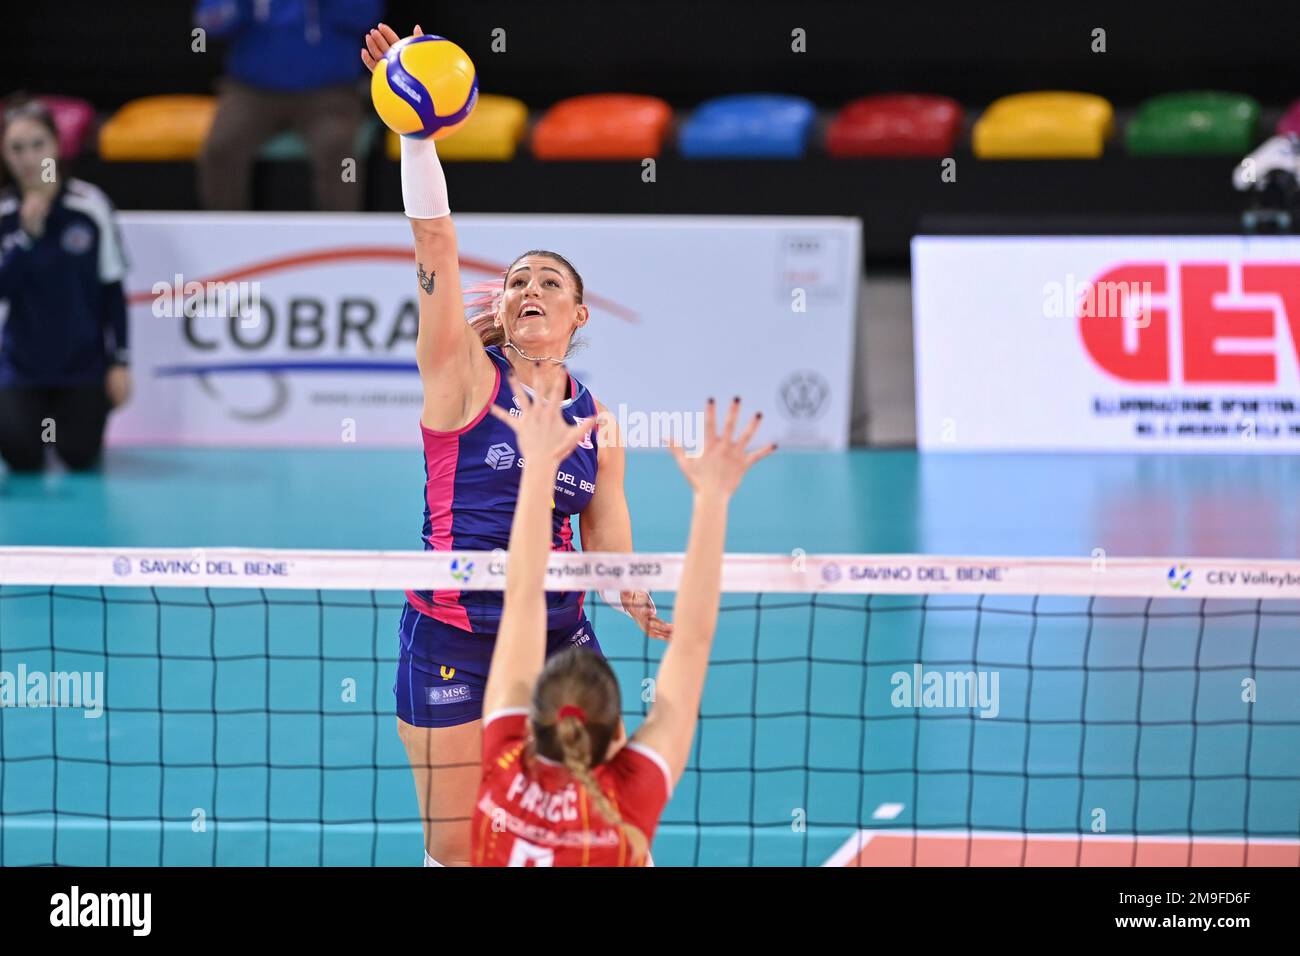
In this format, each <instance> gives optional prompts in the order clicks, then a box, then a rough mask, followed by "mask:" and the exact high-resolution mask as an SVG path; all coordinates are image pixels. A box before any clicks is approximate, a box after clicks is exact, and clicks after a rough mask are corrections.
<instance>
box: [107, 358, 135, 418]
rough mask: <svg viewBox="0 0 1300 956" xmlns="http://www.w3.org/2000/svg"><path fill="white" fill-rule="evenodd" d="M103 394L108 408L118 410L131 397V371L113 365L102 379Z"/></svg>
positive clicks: (123, 366) (124, 367)
mask: <svg viewBox="0 0 1300 956" xmlns="http://www.w3.org/2000/svg"><path fill="white" fill-rule="evenodd" d="M104 392H105V394H107V395H108V405H109V407H110V408H120V407H121V406H123V405H125V404H126V402H127V399H129V398H130V397H131V370H130V369H128V368H127V367H126V366H125V365H114V366H113V367H112V368H110V369H109V370H108V375H107V376H106V377H105V379H104Z"/></svg>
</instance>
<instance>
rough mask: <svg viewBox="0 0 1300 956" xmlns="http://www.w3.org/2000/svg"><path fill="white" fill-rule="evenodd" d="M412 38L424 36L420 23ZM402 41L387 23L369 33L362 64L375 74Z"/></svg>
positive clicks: (362, 54)
mask: <svg viewBox="0 0 1300 956" xmlns="http://www.w3.org/2000/svg"><path fill="white" fill-rule="evenodd" d="M412 36H417V37H422V36H424V31H423V30H421V29H420V25H419V24H418V23H417V24H416V25H415V33H413V34H412ZM400 39H401V37H399V36H398V35H397V34H396V33H394V32H393V28H392V27H390V26H389V25H388V24H387V23H381V24H379V26H377V27H375V29H373V30H371V31H370V32H369V33H367V34H366V47H365V49H364V50H362V51H361V62H362V63H364V64H365V65H366V69H367V70H369V71H370V72H371V73H373V72H375V67H376V66H378V65H379V61H380V60H382V59H383V58H384V54H385V53H387V52H388V51H389V50H390V49H391V48H392V46H393V44H394V43H396V42H397V41H398V40H400Z"/></svg>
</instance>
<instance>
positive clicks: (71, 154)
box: [37, 96, 95, 159]
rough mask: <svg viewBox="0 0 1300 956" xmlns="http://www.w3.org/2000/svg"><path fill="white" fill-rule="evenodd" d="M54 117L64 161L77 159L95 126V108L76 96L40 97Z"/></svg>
mask: <svg viewBox="0 0 1300 956" xmlns="http://www.w3.org/2000/svg"><path fill="white" fill-rule="evenodd" d="M37 99H39V100H40V101H41V102H42V103H43V104H45V108H46V109H48V110H49V111H50V113H51V114H52V115H53V116H54V125H55V126H57V127H58V128H59V150H60V152H61V153H62V154H63V158H64V159H75V158H76V157H77V156H78V155H79V154H80V153H81V149H82V147H83V146H85V144H86V139H87V137H89V136H90V131H91V128H92V127H93V126H94V125H95V108H94V107H93V106H91V105H90V104H89V103H87V102H86V101H85V100H82V99H77V98H76V97H74V96H38V97H37Z"/></svg>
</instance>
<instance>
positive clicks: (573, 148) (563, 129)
mask: <svg viewBox="0 0 1300 956" xmlns="http://www.w3.org/2000/svg"><path fill="white" fill-rule="evenodd" d="M672 116H673V111H672V108H671V107H670V106H669V105H668V104H667V103H665V102H664V101H663V100H661V99H659V98H658V97H656V96H639V95H635V94H624V93H593V94H589V95H587V96H575V97H571V98H570V99H567V100H561V101H560V102H558V103H556V104H555V105H554V106H552V107H551V108H550V109H549V110H547V111H546V113H545V115H543V116H542V118H541V120H539V121H538V123H537V127H536V129H534V130H533V155H535V156H536V157H537V158H538V159H642V158H644V157H647V156H658V155H659V153H660V151H661V150H662V149H663V145H664V140H665V138H666V137H667V135H668V127H669V125H670V124H671V122H672Z"/></svg>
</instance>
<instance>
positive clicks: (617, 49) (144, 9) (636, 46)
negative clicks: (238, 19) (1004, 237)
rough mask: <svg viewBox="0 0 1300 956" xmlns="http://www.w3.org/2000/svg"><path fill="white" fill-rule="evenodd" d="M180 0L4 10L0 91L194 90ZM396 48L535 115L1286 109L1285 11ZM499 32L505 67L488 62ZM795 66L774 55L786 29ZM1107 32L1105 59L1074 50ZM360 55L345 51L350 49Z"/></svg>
mask: <svg viewBox="0 0 1300 956" xmlns="http://www.w3.org/2000/svg"><path fill="white" fill-rule="evenodd" d="M192 9H193V4H191V3H189V2H187V0H99V2H89V0H72V2H59V0H9V2H8V3H6V5H5V10H4V13H3V14H2V15H0V24H2V25H3V30H2V31H0V44H2V45H3V47H2V48H0V52H2V53H3V55H2V56H0V89H3V90H12V89H14V88H17V87H26V88H28V89H32V90H40V91H44V92H51V93H69V94H75V95H81V96H86V97H88V98H90V99H92V100H93V101H95V103H96V105H97V106H99V107H100V108H101V109H111V108H114V107H116V106H118V105H120V104H121V103H122V102H124V101H125V100H128V99H130V98H132V97H136V96H141V95H145V94H149V93H155V92H207V91H210V90H211V86H212V80H213V79H214V78H215V77H216V76H217V74H218V73H219V71H220V50H219V47H212V48H210V51H209V53H208V54H206V55H200V54H195V53H192V52H191V51H190V35H189V30H190V29H191V26H192V24H191V13H192ZM388 10H389V13H388V19H389V21H390V22H392V24H393V25H394V26H395V27H398V28H399V32H406V31H408V30H409V29H410V28H411V27H412V26H413V24H414V23H415V22H417V21H418V22H420V23H421V24H422V25H423V26H424V28H425V30H426V31H428V32H437V33H442V34H444V35H447V36H450V37H452V38H453V39H455V40H456V41H457V42H458V43H460V44H461V45H462V46H464V47H465V48H466V50H467V51H468V52H469V53H470V55H471V56H472V57H473V58H474V59H475V61H476V63H477V64H478V66H479V69H480V71H481V74H482V81H483V88H484V89H485V90H487V91H490V92H499V93H506V94H509V95H514V96H519V97H521V98H522V99H524V100H525V101H526V102H528V103H529V104H530V105H532V106H534V107H544V106H546V105H548V104H549V103H550V102H552V101H554V100H556V99H558V98H561V97H564V96H568V95H572V94H575V93H583V92H591V91H596V90H624V91H644V92H653V93H656V94H658V95H661V96H665V97H666V98H668V99H669V100H670V101H671V102H672V103H673V104H674V105H675V106H679V107H688V106H691V105H693V104H694V103H696V102H698V101H700V100H701V99H704V98H705V97H707V96H710V95H714V94H717V93H723V92H729V91H740V90H756V89H771V90H780V91H789V92H798V93H802V94H805V95H808V96H811V97H813V98H814V99H815V100H817V101H818V103H819V105H822V106H835V105H838V104H840V103H842V102H843V101H844V100H846V99H848V98H850V97H851V96H854V95H858V94H862V93H868V92H872V91H878V90H895V89H914V90H921V91H931V92H941V93H947V94H951V95H954V96H957V97H958V98H959V99H961V100H963V101H964V102H966V103H967V104H968V105H978V104H981V103H984V102H987V101H988V100H990V99H992V98H994V97H996V96H999V95H1002V94H1004V93H1007V92H1013V91H1015V90H1020V89H1043V88H1049V87H1060V88H1067V89H1081V90H1088V91H1091V92H1096V93H1100V94H1102V95H1104V96H1107V97H1110V98H1111V99H1112V100H1113V101H1114V102H1115V104H1116V106H1118V107H1120V108H1123V107H1125V106H1129V105H1132V104H1133V103H1134V102H1136V101H1137V100H1140V99H1142V98H1144V97H1145V96H1148V95H1150V94H1152V93H1157V92H1161V91H1164V90H1177V89H1188V88H1198V87H1217V88H1222V89H1231V90H1234V91H1237V92H1243V93H1251V94H1253V95H1256V96H1258V97H1260V98H1261V99H1263V100H1264V101H1266V102H1273V103H1281V102H1286V101H1289V100H1290V99H1292V98H1294V97H1295V96H1300V4H1296V3H1290V4H1285V3H1260V2H1255V0H1241V2H1229V0H1223V2H1218V3H1213V4H1212V3H1204V2H1190V3H1167V2H1159V3H1151V2H1142V0H1130V2H1128V3H1114V2H1108V3H1101V4H1096V3H1089V4H1082V3H1065V2H1059V0H1055V2H1054V0H1042V2H1038V3H1025V2H1019V0H1017V2H1012V3H999V2H996V0H981V2H971V3H938V4H936V3H928V2H922V0H889V2H878V0H860V2H850V0H801V2H794V0H779V2H777V0H751V2H745V3H720V2H708V0H641V2H629V0H587V2H580V0H532V2H513V0H512V2H490V0H466V2H460V3H446V2H440V3H430V2H427V0H421V2H415V0H390V3H389V6H388ZM495 27H503V28H504V29H505V30H506V36H507V52H506V53H505V54H494V53H492V52H491V50H490V43H491V31H492V30H493V28H495ZM794 27H802V28H804V29H805V30H806V31H807V36H808V41H807V43H808V52H807V53H806V54H803V55H796V54H793V53H791V52H790V31H791V30H792V29H793V28H794ZM1095 27H1100V28H1103V29H1105V30H1106V44H1107V52H1106V53H1105V54H1095V53H1092V52H1091V50H1090V45H1091V31H1092V30H1093V28H1095ZM358 45H359V44H358Z"/></svg>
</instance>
